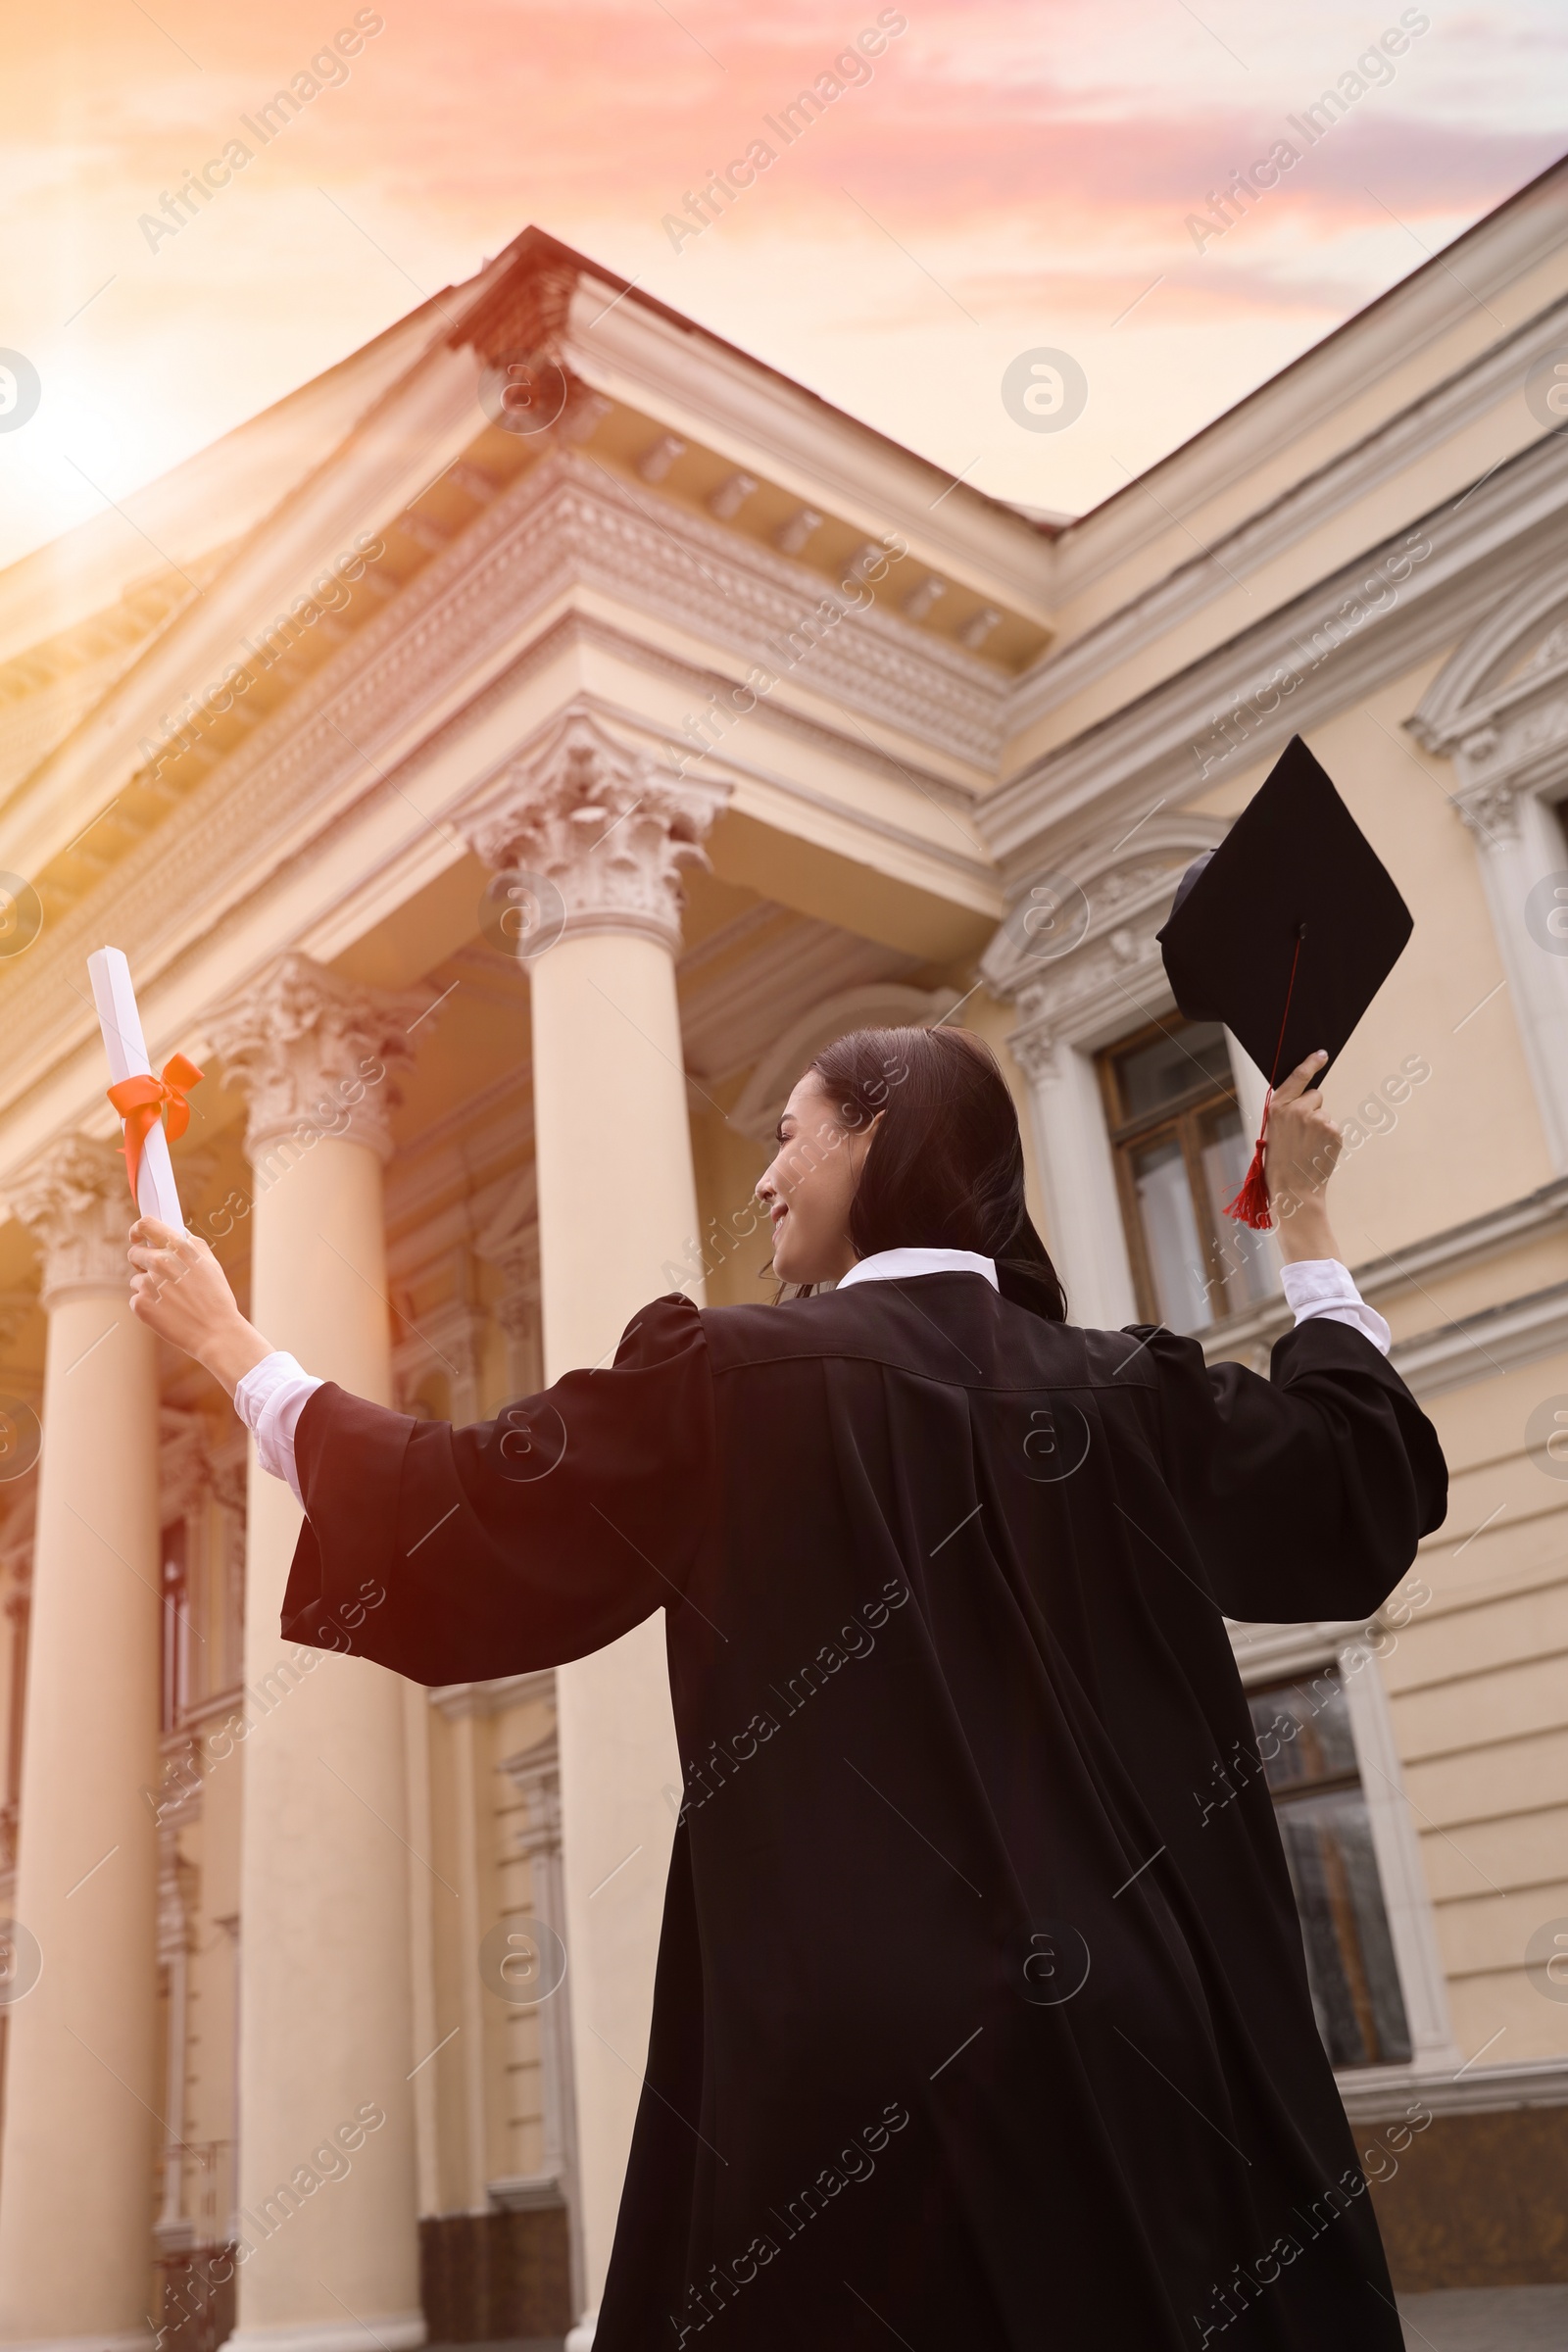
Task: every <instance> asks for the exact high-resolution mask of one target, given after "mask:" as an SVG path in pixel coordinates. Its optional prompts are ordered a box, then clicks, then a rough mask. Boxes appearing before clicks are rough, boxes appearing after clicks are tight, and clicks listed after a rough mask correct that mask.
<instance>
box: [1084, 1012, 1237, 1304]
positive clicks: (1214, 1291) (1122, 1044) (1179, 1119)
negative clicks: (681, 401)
mask: <svg viewBox="0 0 1568 2352" xmlns="http://www.w3.org/2000/svg"><path fill="white" fill-rule="evenodd" d="M1209 1027H1219V1024H1218V1023H1209V1022H1202V1021H1190V1020H1188V1019H1187V1018H1186V1017H1185V1015H1183V1014H1182V1013H1179V1012H1178V1013H1175V1014H1174V1015H1173V1016H1172V1018H1171V1019H1169V1020H1164V1019H1156V1020H1152V1021H1148V1022H1146V1023H1145V1024H1144V1026H1143V1027H1142V1028H1140V1029H1134V1030H1131V1031H1129V1032H1128V1034H1127V1035H1126V1036H1124V1037H1118V1038H1115V1039H1113V1040H1112V1042H1111V1043H1110V1044H1109V1045H1106V1046H1102V1047H1101V1049H1100V1051H1099V1052H1098V1053H1097V1054H1096V1055H1095V1074H1096V1077H1097V1079H1098V1082H1099V1087H1100V1100H1101V1104H1102V1108H1103V1113H1104V1120H1105V1137H1106V1141H1107V1143H1108V1144H1109V1146H1110V1159H1111V1166H1112V1168H1113V1169H1114V1171H1115V1177H1116V1198H1117V1200H1118V1201H1119V1203H1120V1206H1121V1221H1122V1231H1123V1234H1124V1236H1125V1239H1126V1244H1127V1256H1128V1261H1129V1264H1130V1267H1131V1271H1132V1278H1133V1291H1134V1295H1135V1297H1136V1299H1137V1304H1138V1314H1139V1318H1140V1320H1141V1321H1143V1322H1145V1323H1160V1322H1162V1321H1163V1319H1164V1318H1163V1316H1162V1315H1161V1313H1160V1305H1159V1295H1158V1290H1157V1287H1156V1285H1155V1281H1154V1270H1153V1265H1152V1260H1151V1257H1150V1251H1149V1242H1148V1237H1147V1235H1146V1234H1145V1231H1144V1220H1143V1215H1142V1212H1141V1211H1140V1208H1139V1205H1138V1188H1137V1179H1136V1177H1135V1175H1134V1173H1133V1159H1134V1155H1135V1153H1136V1152H1139V1151H1140V1150H1142V1149H1144V1148H1146V1147H1147V1146H1149V1145H1151V1144H1152V1143H1154V1142H1155V1141H1157V1140H1158V1139H1159V1137H1160V1136H1161V1135H1163V1134H1164V1133H1166V1132H1167V1131H1172V1132H1174V1133H1175V1135H1176V1137H1177V1140H1178V1142H1179V1144H1180V1148H1181V1154H1182V1165H1183V1167H1184V1169H1185V1171H1186V1175H1187V1187H1188V1192H1189V1194H1190V1196H1191V1198H1192V1203H1193V1215H1194V1221H1195V1223H1196V1225H1197V1227H1198V1231H1199V1235H1200V1238H1201V1243H1202V1246H1203V1251H1204V1257H1205V1261H1206V1273H1207V1282H1206V1295H1207V1297H1208V1299H1209V1301H1210V1304H1211V1306H1212V1307H1214V1308H1215V1309H1216V1310H1217V1311H1215V1312H1214V1313H1212V1314H1211V1315H1210V1317H1209V1320H1208V1322H1207V1323H1204V1324H1200V1325H1199V1327H1198V1333H1199V1334H1201V1333H1203V1332H1209V1331H1212V1330H1213V1328H1214V1326H1215V1325H1216V1324H1218V1323H1224V1322H1226V1321H1228V1320H1229V1319H1230V1317H1231V1316H1233V1315H1237V1314H1243V1313H1245V1312H1246V1311H1247V1309H1248V1308H1249V1307H1250V1306H1252V1305H1255V1304H1256V1301H1255V1300H1253V1299H1245V1298H1244V1299H1237V1298H1235V1297H1234V1296H1233V1283H1234V1281H1235V1276H1234V1274H1233V1272H1232V1270H1231V1269H1230V1268H1229V1267H1228V1266H1227V1263H1226V1254H1225V1248H1224V1236H1223V1235H1222V1234H1221V1233H1220V1232H1219V1230H1218V1220H1217V1218H1216V1216H1215V1213H1214V1207H1213V1203H1212V1202H1211V1201H1209V1199H1208V1188H1207V1186H1206V1185H1205V1184H1204V1181H1203V1170H1202V1159H1201V1145H1200V1129H1201V1120H1202V1119H1203V1118H1204V1117H1206V1116H1207V1115H1208V1114H1209V1113H1211V1112H1212V1111H1214V1110H1215V1109H1217V1108H1219V1107H1220V1106H1222V1105H1223V1104H1226V1103H1229V1104H1230V1105H1231V1106H1232V1107H1233V1108H1234V1109H1235V1111H1236V1114H1237V1117H1238V1119H1239V1120H1240V1121H1241V1124H1242V1132H1243V1134H1244V1135H1245V1134H1246V1132H1247V1113H1246V1105H1245V1104H1244V1103H1243V1102H1242V1099H1241V1092H1240V1089H1239V1088H1238V1086H1237V1083H1236V1074H1235V1068H1234V1065H1233V1064H1232V1062H1231V1057H1230V1040H1229V1037H1228V1035H1227V1033H1226V1032H1225V1030H1224V1029H1223V1028H1219V1034H1220V1037H1221V1040H1222V1041H1223V1043H1224V1046H1225V1049H1226V1063H1227V1068H1228V1069H1229V1071H1230V1075H1229V1078H1228V1080H1222V1079H1218V1078H1215V1079H1206V1080H1205V1081H1204V1083H1203V1084H1202V1085H1201V1086H1200V1085H1194V1086H1191V1087H1189V1088H1188V1090H1187V1092H1186V1093H1185V1094H1184V1095H1176V1096H1173V1097H1172V1099H1171V1100H1170V1102H1169V1103H1161V1104H1160V1106H1159V1107H1158V1109H1157V1110H1152V1111H1145V1112H1143V1113H1141V1114H1140V1115H1139V1116H1137V1117H1127V1116H1125V1115H1123V1110H1122V1103H1121V1093H1120V1079H1119V1076H1118V1073H1117V1067H1116V1065H1117V1063H1118V1062H1120V1061H1122V1060H1123V1059H1125V1057H1126V1056H1127V1055H1128V1054H1132V1053H1136V1052H1137V1050H1138V1049H1139V1047H1141V1046H1147V1045H1152V1044H1153V1042H1154V1040H1155V1039H1156V1038H1160V1037H1164V1038H1172V1037H1176V1036H1179V1034H1180V1032H1181V1031H1182V1030H1184V1029H1185V1030H1195V1029H1205V1028H1209ZM1194 1336H1198V1335H1197V1334H1195V1335H1194Z"/></svg>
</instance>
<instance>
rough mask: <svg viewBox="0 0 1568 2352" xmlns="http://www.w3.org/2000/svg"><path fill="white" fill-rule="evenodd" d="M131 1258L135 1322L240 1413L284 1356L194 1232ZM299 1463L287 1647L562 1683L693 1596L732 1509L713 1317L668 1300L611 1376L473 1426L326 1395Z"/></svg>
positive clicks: (151, 1230) (297, 1435)
mask: <svg viewBox="0 0 1568 2352" xmlns="http://www.w3.org/2000/svg"><path fill="white" fill-rule="evenodd" d="M131 1257H132V1261H133V1262H134V1264H135V1265H136V1267H137V1275H136V1278H135V1281H134V1282H133V1285H132V1294H133V1297H132V1303H133V1308H134V1311H135V1312H136V1313H137V1314H138V1316H139V1317H140V1318H141V1319H142V1320H143V1321H144V1322H146V1323H148V1324H150V1325H151V1327H152V1328H153V1329H154V1330H155V1331H158V1332H159V1333H160V1334H161V1336H162V1337H164V1338H165V1339H168V1340H170V1341H171V1342H172V1344H173V1345H175V1346H176V1347H180V1348H184V1349H185V1350H186V1351H187V1353H189V1354H191V1355H194V1356H196V1357H197V1359H198V1360H199V1361H200V1362H202V1363H203V1364H205V1365H206V1366H207V1368H208V1370H209V1371H210V1372H212V1374H213V1376H214V1378H215V1379H217V1380H219V1381H221V1383H222V1385H223V1386H224V1387H225V1388H226V1389H228V1391H229V1393H230V1394H231V1395H232V1394H233V1392H234V1390H235V1389H236V1387H237V1386H238V1384H239V1382H240V1381H241V1380H242V1379H243V1378H244V1376H245V1374H246V1373H247V1372H251V1371H254V1370H255V1368H256V1367H257V1366H258V1365H259V1364H261V1363H263V1362H265V1361H266V1359H267V1358H268V1357H269V1356H270V1355H271V1354H273V1353H275V1352H276V1350H274V1349H273V1348H272V1347H271V1344H270V1341H269V1340H268V1339H267V1338H266V1337H265V1336H264V1335H263V1334H262V1333H261V1332H259V1331H257V1330H256V1329H255V1328H254V1326H253V1325H251V1324H249V1323H248V1322H246V1320H245V1318H244V1317H243V1316H242V1315H241V1314H240V1311H239V1307H238V1305H237V1303H236V1301H235V1299H234V1297H233V1294H232V1293H231V1291H230V1290H229V1288H228V1283H227V1281H226V1279H225V1277H224V1275H223V1271H222V1268H221V1266H220V1265H219V1263H218V1261H217V1259H216V1258H215V1257H214V1256H213V1253H212V1251H211V1250H209V1249H208V1247H207V1245H206V1244H205V1243H204V1242H202V1241H200V1240H198V1238H197V1237H196V1236H195V1235H194V1234H188V1233H186V1234H179V1233H175V1232H174V1231H173V1230H172V1228H170V1227H169V1226H163V1225H158V1224H156V1223H155V1222H154V1221H153V1220H151V1219H144V1220H142V1222H141V1224H140V1225H138V1226H137V1227H136V1229H135V1234H134V1239H133V1246H132V1250H131ZM293 1453H294V1461H293V1468H294V1472H295V1479H296V1480H297V1486H296V1492H297V1493H298V1495H299V1496H300V1499H301V1501H302V1503H303V1505H304V1509H305V1524H304V1526H303V1527H302V1528H301V1530H300V1534H299V1540H298V1543H297V1545H296V1548H295V1553H294V1561H293V1566H292V1569H291V1572H290V1576H289V1582H288V1590H287V1592H286V1593H285V1595H284V1601H283V1611H282V1620H283V1632H284V1635H285V1636H286V1637H287V1639H289V1640H290V1641H294V1642H304V1643H306V1644H308V1645H309V1646H312V1647H315V1648H319V1649H336V1650H342V1651H347V1652H350V1653H352V1654H353V1655H355V1656H357V1657H367V1658H373V1659H375V1660H376V1661H378V1662H379V1663H380V1664H382V1665H384V1666H389V1667H391V1668H392V1669H393V1670H394V1671H395V1672H397V1673H399V1674H405V1675H407V1676H409V1677H410V1678H411V1680H413V1681H415V1682H420V1683H427V1684H434V1685H439V1684H443V1683H455V1682H478V1681H485V1680H488V1679H490V1678H491V1677H493V1676H496V1675H504V1674H520V1673H525V1672H528V1671H530V1670H532V1669H534V1668H536V1667H541V1666H551V1665H559V1664H562V1663H563V1662H564V1660H566V1659H568V1658H574V1657H581V1656H584V1655H585V1654H586V1653H587V1652H588V1651H590V1650H594V1649H598V1648H602V1647H603V1646H604V1645H605V1643H607V1642H613V1641H614V1640H616V1639H617V1637H618V1636H620V1635H621V1634H623V1633H626V1632H627V1631H629V1629H630V1628H631V1627H632V1626H634V1625H637V1624H639V1623H640V1622H641V1621H642V1619H644V1618H645V1617H648V1616H651V1615H652V1614H653V1612H654V1610H655V1609H657V1608H660V1607H676V1606H678V1605H679V1604H680V1602H681V1600H682V1598H683V1595H684V1591H685V1584H686V1579H687V1577H688V1575H689V1574H690V1570H691V1565H692V1561H693V1559H694V1557H695V1555H696V1552H697V1548H698V1545H699V1544H700V1542H701V1539H702V1535H703V1531H704V1529H705V1527H706V1525H707V1522H708V1517H709V1511H710V1506H711V1496H712V1492H713V1409H712V1390H711V1373H710V1368H709V1359H708V1348H707V1343H706V1340H705V1338H704V1335H703V1325H702V1317H701V1315H700V1313H699V1311H698V1309H697V1308H696V1307H695V1306H694V1305H693V1304H692V1302H691V1300H690V1299H684V1298H680V1297H672V1298H668V1299H656V1300H655V1301H654V1302H653V1303H652V1304H651V1305H650V1306H647V1307H645V1308H644V1309H643V1310H642V1312H641V1313H640V1314H639V1315H638V1316H636V1317H635V1318H634V1320H633V1322H632V1323H631V1325H630V1326H629V1327H628V1329H627V1331H626V1333H625V1336H624V1337H623V1339H622V1341H621V1344H620V1347H619V1348H618V1350H617V1352H616V1355H615V1359H614V1361H613V1363H612V1364H610V1365H608V1366H606V1367H603V1368H601V1369H598V1370H595V1371H592V1372H569V1373H567V1374H566V1375H565V1377H564V1379H562V1380H560V1381H558V1382H556V1384H555V1386H554V1387H553V1388H550V1389H547V1390H544V1391H543V1392H542V1393H541V1394H540V1395H539V1396H537V1397H525V1398H522V1399H520V1400H518V1401H516V1402H514V1403H511V1404H509V1405H507V1406H505V1407H504V1408H503V1410H502V1411H501V1412H500V1413H499V1414H498V1415H497V1416H496V1418H495V1419H494V1420H493V1421H481V1422H476V1423H474V1424H472V1425H471V1426H470V1427H467V1428H461V1429H454V1428H452V1427H451V1426H450V1425H449V1424H448V1423H447V1422H444V1421H418V1420H416V1419H414V1418H413V1417H412V1416H411V1415H409V1414H406V1413H396V1412H391V1411H388V1410H387V1409H386V1407H384V1406H382V1405H377V1404H371V1403H369V1402H368V1401H367V1400H366V1399H365V1398H364V1397H354V1396H351V1395H350V1394H349V1393H348V1392H347V1391H346V1390H344V1389H341V1388H339V1387H338V1386H337V1384H336V1383H335V1382H333V1381H325V1382H322V1383H320V1384H319V1385H318V1386H317V1387H316V1388H315V1389H314V1391H313V1392H312V1394H311V1395H310V1396H309V1397H308V1398H307V1399H306V1400H305V1402H304V1406H303V1410H301V1411H300V1412H299V1414H298V1422H297V1427H296V1428H295V1430H294V1433H293ZM264 1467H270V1468H273V1469H274V1471H275V1473H276V1474H277V1475H283V1474H284V1473H283V1471H282V1469H281V1468H279V1466H278V1464H277V1462H276V1461H275V1460H271V1461H270V1460H268V1458H267V1456H266V1454H265V1453H264ZM291 1483H292V1482H291Z"/></svg>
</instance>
